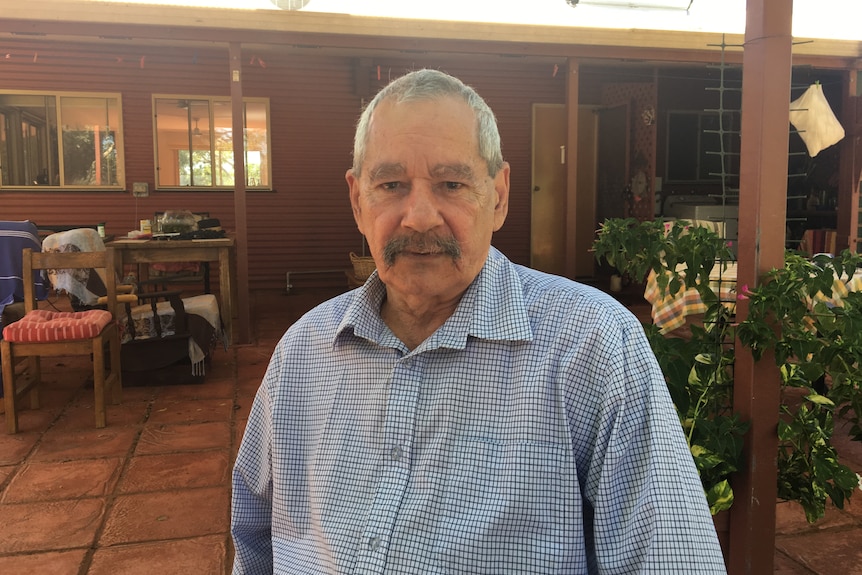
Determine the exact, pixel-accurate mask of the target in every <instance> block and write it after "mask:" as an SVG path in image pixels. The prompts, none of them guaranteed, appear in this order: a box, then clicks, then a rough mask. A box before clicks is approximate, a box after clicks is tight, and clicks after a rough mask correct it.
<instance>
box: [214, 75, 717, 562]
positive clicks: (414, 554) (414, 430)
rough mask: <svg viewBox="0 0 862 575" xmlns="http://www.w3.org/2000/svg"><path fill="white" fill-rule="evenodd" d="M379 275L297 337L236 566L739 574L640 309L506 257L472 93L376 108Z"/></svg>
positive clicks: (358, 163)
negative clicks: (730, 563)
mask: <svg viewBox="0 0 862 575" xmlns="http://www.w3.org/2000/svg"><path fill="white" fill-rule="evenodd" d="M346 177H347V183H348V185H349V189H350V202H351V205H352V206H353V213H354V217H355V219H356V223H357V225H358V226H359V229H360V231H361V232H362V233H363V234H364V235H365V237H366V239H367V241H368V245H369V246H370V249H371V253H372V255H373V256H374V260H375V262H376V264H377V272H376V273H374V274H373V275H372V276H371V277H370V278H369V279H368V281H367V282H366V283H365V285H364V286H362V287H361V288H359V289H356V290H354V291H351V292H349V293H346V294H343V295H341V296H339V297H336V298H334V299H332V300H330V301H329V302H326V303H324V304H322V305H321V306H319V307H318V308H316V309H314V310H312V311H311V312H309V313H308V314H306V316H305V317H303V318H302V319H301V320H299V321H298V322H297V323H296V324H295V325H293V326H292V327H291V328H290V329H289V330H288V331H287V333H286V334H285V335H284V337H283V338H282V340H281V342H280V343H279V344H278V346H277V348H276V350H275V352H274V354H273V357H272V360H271V362H270V366H269V369H268V371H267V373H266V376H265V378H264V381H263V383H262V385H261V387H260V390H259V391H258V394H257V398H256V399H255V403H254V406H253V408H252V413H251V415H250V417H249V421H248V426H247V428H246V432H245V436H244V438H243V442H242V446H241V448H240V452H239V455H238V458H237V462H236V466H235V469H234V481H233V487H234V490H233V508H232V525H231V531H232V534H233V538H234V542H235V547H236V556H235V563H234V573H249V574H251V573H393V574H395V573H397V574H407V573H410V574H414V573H469V574H476V573H495V574H497V573H607V574H611V573H614V574H616V573H668V574H671V573H673V574H678V573H698V574H704V573H724V563H723V560H722V556H721V551H720V548H719V545H718V542H717V539H716V535H715V530H714V528H713V523H712V520H711V518H710V515H709V512H708V510H707V506H706V501H705V498H704V494H703V490H702V488H701V485H700V481H699V480H698V477H697V472H696V470H695V467H694V464H693V462H692V458H691V455H690V454H689V451H688V449H687V447H686V443H685V439H684V437H683V433H682V430H681V428H680V425H679V421H678V419H677V416H676V414H675V411H674V408H673V405H672V404H671V401H670V398H669V395H668V392H667V389H666V386H665V383H664V379H663V377H662V374H661V372H660V370H659V368H658V365H657V363H656V360H655V357H654V356H653V354H652V352H651V351H650V348H649V346H648V344H647V342H646V339H645V337H644V334H643V330H642V328H641V326H640V325H639V324H638V322H637V321H636V320H635V318H634V317H633V316H632V315H631V314H630V313H629V312H628V311H626V310H625V308H623V307H622V306H620V305H619V304H617V303H616V302H615V301H614V300H613V299H612V298H609V297H606V296H605V295H603V294H602V293H600V292H598V291H596V290H593V289H590V288H588V287H585V286H582V285H579V284H577V283H574V282H572V281H569V280H566V279H563V278H559V277H555V276H550V275H547V274H542V273H539V272H537V271H534V270H530V269H528V268H525V267H522V266H518V265H515V264H513V263H511V262H510V261H509V260H507V259H506V258H505V257H504V256H503V255H502V254H501V253H500V252H499V251H497V250H496V249H495V248H492V247H491V236H492V234H493V232H494V231H496V230H498V229H499V228H500V227H501V226H502V225H503V222H504V220H505V219H506V214H507V210H508V201H509V166H508V164H506V163H505V162H504V161H503V159H502V155H501V152H500V139H499V134H498V132H497V126H496V120H495V118H494V115H493V113H492V112H491V110H490V108H488V106H487V105H486V104H485V102H484V101H483V100H482V99H481V97H479V95H478V94H476V92H475V91H473V90H472V89H471V88H469V87H467V86H465V85H464V84H463V83H461V82H460V81H459V80H457V79H455V78H452V77H451V76H448V75H446V74H443V73H441V72H437V71H433V70H421V71H417V72H412V73H410V74H407V75H406V76H404V77H402V78H400V79H398V80H395V81H394V82H393V83H391V84H390V85H389V86H387V87H386V88H384V89H383V90H382V91H381V92H380V93H379V94H378V95H377V96H376V97H375V99H374V100H373V101H372V102H371V103H370V104H369V105H368V107H367V108H366V109H365V110H364V112H363V113H362V116H361V118H360V120H359V124H358V126H357V130H356V139H355V143H354V162H353V168H352V169H351V170H349V171H348V172H347V176H346Z"/></svg>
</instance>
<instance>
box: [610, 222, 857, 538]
mask: <svg viewBox="0 0 862 575" xmlns="http://www.w3.org/2000/svg"><path fill="white" fill-rule="evenodd" d="M638 246H640V247H638ZM593 250H594V252H595V255H596V258H598V259H599V260H602V259H604V260H605V261H607V262H608V263H610V264H611V265H613V266H614V267H616V268H617V269H619V270H621V271H623V272H624V273H629V274H631V276H632V277H633V278H639V279H640V280H643V279H644V278H645V277H646V274H648V273H649V271H650V270H652V271H654V272H655V273H656V274H657V275H656V279H657V283H658V285H659V287H660V289H661V290H662V291H663V293H668V294H676V293H677V292H678V291H679V290H680V289H683V288H685V289H695V290H697V292H698V294H699V295H700V297H701V299H702V301H703V302H704V303H705V304H706V305H707V311H706V312H705V314H704V316H703V319H702V322H698V323H694V324H691V325H689V329H687V330H685V331H684V332H683V333H675V332H672V333H671V334H662V333H661V332H660V331H659V329H658V328H657V327H656V326H654V325H652V324H648V325H645V331H646V333H647V337H648V339H649V341H650V344H651V345H652V348H653V350H654V351H655V353H656V356H657V358H658V359H659V363H660V365H661V367H662V370H663V372H664V374H665V379H666V381H667V383H668V388H669V390H670V393H671V396H672V398H673V400H674V404H675V405H676V407H677V412H678V415H679V417H680V421H681V423H682V426H683V429H684V431H685V433H686V437H687V439H688V442H689V447H690V449H691V451H692V456H693V457H694V460H695V463H696V465H697V468H698V471H699V472H700V476H701V480H702V482H703V486H704V490H705V492H706V494H707V500H708V501H709V504H710V508H711V510H712V512H713V514H715V513H717V512H719V511H721V510H723V509H727V508H729V507H730V505H731V504H732V501H733V492H732V490H731V488H730V483H729V482H728V480H729V478H730V476H731V474H732V473H733V472H734V471H736V470H737V469H738V466H739V464H740V457H741V452H742V437H743V436H744V434H745V432H746V430H747V427H748V426H747V423H746V422H743V421H741V420H740V419H739V417H738V416H737V415H736V414H734V413H732V412H731V410H730V406H731V405H732V392H733V371H732V369H733V364H734V356H735V354H734V341H735V340H736V338H737V337H738V339H739V341H740V342H741V343H742V344H743V345H746V346H748V347H749V348H750V349H751V351H752V354H753V357H754V358H755V360H760V359H761V358H762V357H763V354H764V351H765V350H767V349H772V350H774V352H775V353H774V356H775V361H776V362H777V364H778V367H779V372H780V374H781V382H780V383H781V385H782V389H783V390H785V393H783V398H784V399H783V400H782V405H781V412H782V415H781V423H780V425H779V429H778V434H779V441H780V447H779V453H778V482H779V486H778V492H779V496H780V497H781V498H783V499H788V500H793V501H797V502H799V503H800V504H801V505H802V507H803V509H804V510H805V514H806V517H807V518H808V520H809V521H811V522H813V521H815V520H817V519H818V518H820V517H822V516H823V514H824V513H825V505H826V502H827V499H828V500H831V501H832V502H833V504H834V505H836V506H837V507H839V508H840V507H842V506H843V502H844V501H845V500H846V499H847V498H848V497H850V495H851V494H852V493H853V491H854V490H855V488H856V487H857V484H858V482H859V479H858V478H857V476H856V474H855V473H853V472H852V471H851V470H850V469H849V468H848V467H847V466H845V465H843V464H842V463H840V462H839V461H838V457H837V453H836V451H835V449H834V447H833V446H832V444H831V439H832V434H833V432H834V420H833V418H834V416H835V415H836V413H837V414H838V415H840V416H842V417H848V418H850V422H851V429H850V433H851V435H852V436H853V438H854V439H862V425H861V424H860V420H859V415H857V414H860V413H862V391H860V389H862V367H860V366H862V293H855V292H854V291H850V293H842V294H838V295H841V296H843V297H842V298H841V299H840V303H839V300H836V299H833V296H835V295H836V294H834V293H833V289H834V286H839V287H841V286H844V285H845V283H846V282H849V281H851V278H853V274H854V272H855V270H856V268H857V266H858V265H860V264H862V257H860V256H858V255H856V254H852V253H850V252H844V253H842V254H840V255H839V256H838V257H836V258H834V259H833V258H830V257H827V256H817V257H815V258H813V259H811V260H809V259H807V258H805V257H803V256H802V255H801V254H798V253H794V252H788V254H787V256H786V258H785V265H784V267H783V268H781V269H776V270H772V271H771V272H770V273H769V274H767V276H766V277H765V278H763V279H764V281H763V282H762V284H761V285H759V286H758V287H757V288H754V289H748V288H747V287H745V286H742V287H740V288H738V294H737V297H739V298H747V299H749V315H748V317H747V318H746V319H745V321H743V322H741V323H736V322H735V319H734V317H733V315H732V311H731V310H730V309H729V306H727V305H725V303H723V302H720V301H719V298H718V295H717V294H716V293H714V292H713V290H712V289H711V287H710V282H709V274H710V272H711V271H712V270H713V268H714V267H715V266H716V265H722V262H726V261H729V260H731V259H732V254H731V252H730V249H729V247H728V246H727V245H726V244H725V242H724V241H723V240H721V239H720V238H719V237H718V235H717V234H716V233H715V232H713V231H711V230H709V229H707V228H702V227H692V226H690V225H689V224H688V222H682V221H675V222H673V223H669V224H666V223H664V222H660V221H644V222H638V221H636V220H633V219H615V220H608V221H606V222H605V223H604V224H603V225H602V227H601V229H600V230H599V233H598V237H597V239H596V241H595V243H594V246H593ZM836 278H838V281H836ZM853 281H858V282H859V283H860V286H859V287H860V288H862V279H859V280H853ZM851 287H856V286H851ZM841 289H842V290H844V288H843V287H842V288H841ZM845 291H846V290H845ZM701 324H702V325H701Z"/></svg>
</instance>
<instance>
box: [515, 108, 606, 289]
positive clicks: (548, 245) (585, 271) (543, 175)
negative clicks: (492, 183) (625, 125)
mask: <svg viewBox="0 0 862 575" xmlns="http://www.w3.org/2000/svg"><path fill="white" fill-rule="evenodd" d="M567 124H568V120H567V118H566V107H565V106H564V105H562V104H534V105H533V162H532V165H533V182H532V184H533V185H532V190H533V192H532V201H531V220H530V265H531V266H532V267H533V268H535V269H538V270H541V271H544V272H548V273H552V274H556V275H565V269H566V257H567V254H566V233H567V230H566V211H567V210H566V206H567V205H568V198H567V197H566V189H567V185H566V163H565V162H566V126H567ZM597 134H598V116H597V115H596V113H595V109H594V108H593V107H591V106H582V107H579V109H578V157H577V159H576V161H577V162H578V166H577V168H578V169H577V174H578V181H577V185H576V186H575V190H576V194H575V197H574V198H573V201H574V202H575V211H576V224H575V228H576V229H575V230H574V233H575V253H574V254H571V256H570V257H574V258H575V267H574V269H575V276H576V277H592V276H593V270H594V266H593V260H594V258H593V255H592V253H591V252H590V251H589V250H590V248H591V246H592V243H593V237H594V233H595V229H596V227H595V220H596V213H595V209H596V165H597V138H598V135H597Z"/></svg>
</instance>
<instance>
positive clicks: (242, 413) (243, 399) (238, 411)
mask: <svg viewBox="0 0 862 575" xmlns="http://www.w3.org/2000/svg"><path fill="white" fill-rule="evenodd" d="M253 403H254V395H249V394H248V393H243V394H242V395H239V394H237V398H236V406H235V408H234V411H235V415H234V419H248V414H249V413H251V406H252V404H253Z"/></svg>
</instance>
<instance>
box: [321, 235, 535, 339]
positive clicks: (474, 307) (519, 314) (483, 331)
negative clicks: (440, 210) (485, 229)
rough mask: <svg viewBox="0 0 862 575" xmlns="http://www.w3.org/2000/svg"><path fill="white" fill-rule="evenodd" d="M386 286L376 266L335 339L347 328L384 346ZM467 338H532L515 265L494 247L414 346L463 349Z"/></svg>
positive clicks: (387, 335) (386, 337)
mask: <svg viewBox="0 0 862 575" xmlns="http://www.w3.org/2000/svg"><path fill="white" fill-rule="evenodd" d="M385 295H386V286H384V285H383V282H381V281H380V278H379V277H378V275H377V272H376V271H375V272H374V273H373V274H372V275H371V277H370V278H369V279H368V281H366V282H365V284H364V285H363V286H361V287H359V288H357V289H356V290H355V291H354V296H353V298H352V301H351V303H350V304H349V305H348V307H347V310H346V311H345V314H344V317H343V318H342V320H341V323H340V324H339V326H338V330H337V331H336V340H337V339H339V338H340V337H341V336H342V334H344V333H346V332H348V331H351V332H352V333H353V335H354V336H356V337H361V338H364V339H367V340H369V341H372V342H375V343H377V344H380V345H388V339H389V338H391V337H392V335H391V332H390V331H389V329H388V328H387V327H386V325H385V324H384V323H383V320H382V319H381V318H380V305H381V303H382V302H383V298H384V296H385ZM468 337H474V338H478V339H485V340H500V341H530V340H532V339H533V331H532V328H531V327H530V319H529V316H528V315H527V310H526V306H525V303H524V292H523V286H522V283H521V281H520V277H519V274H518V271H517V269H516V267H515V266H514V265H513V264H512V263H511V262H510V261H509V260H508V259H507V258H506V257H505V256H504V255H503V254H502V253H500V251H499V250H497V249H496V248H494V247H491V249H490V250H489V252H488V258H487V259H486V260H485V265H484V266H483V267H482V270H481V271H480V272H479V275H478V276H476V279H475V280H473V283H472V284H470V286H469V287H468V288H467V291H466V292H464V295H463V297H462V298H461V301H460V303H459V304H458V307H457V308H456V310H455V313H453V314H452V316H451V317H449V319H448V320H446V322H445V323H444V324H443V325H442V326H441V327H440V328H439V329H438V330H437V331H436V332H435V333H434V334H433V335H431V337H429V338H428V339H427V340H426V341H425V342H423V343H422V345H420V346H419V347H418V348H417V349H416V351H420V350H426V351H427V350H429V349H435V348H438V347H448V348H453V349H463V348H464V347H465V346H466V345H467V339H468Z"/></svg>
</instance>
